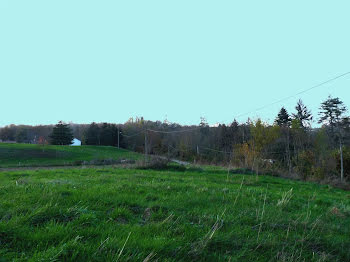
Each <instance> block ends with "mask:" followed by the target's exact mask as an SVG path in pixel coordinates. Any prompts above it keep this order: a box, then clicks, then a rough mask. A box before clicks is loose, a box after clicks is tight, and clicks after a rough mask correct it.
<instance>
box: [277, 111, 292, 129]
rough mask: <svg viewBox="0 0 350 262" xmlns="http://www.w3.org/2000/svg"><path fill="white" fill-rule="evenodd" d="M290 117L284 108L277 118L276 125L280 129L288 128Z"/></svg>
mask: <svg viewBox="0 0 350 262" xmlns="http://www.w3.org/2000/svg"><path fill="white" fill-rule="evenodd" d="M290 121H291V119H290V117H289V114H288V112H287V110H286V109H285V108H284V107H282V108H281V110H280V112H279V113H278V115H277V117H276V120H275V122H276V124H277V125H279V126H280V127H282V126H283V127H286V126H288V127H289V126H290Z"/></svg>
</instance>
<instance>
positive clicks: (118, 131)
mask: <svg viewBox="0 0 350 262" xmlns="http://www.w3.org/2000/svg"><path fill="white" fill-rule="evenodd" d="M119 133H120V132H119V126H118V148H120V147H119Z"/></svg>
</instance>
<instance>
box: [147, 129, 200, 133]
mask: <svg viewBox="0 0 350 262" xmlns="http://www.w3.org/2000/svg"><path fill="white" fill-rule="evenodd" d="M200 128H201V127H195V128H191V129H184V130H175V131H161V130H153V129H146V130H147V131H150V132H154V133H163V134H172V133H185V132H192V131H195V130H198V129H200Z"/></svg>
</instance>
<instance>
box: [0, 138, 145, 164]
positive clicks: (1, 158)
mask: <svg viewBox="0 0 350 262" xmlns="http://www.w3.org/2000/svg"><path fill="white" fill-rule="evenodd" d="M140 157H141V156H140V154H137V153H133V152H130V151H126V150H123V149H117V148H115V147H109V146H98V147H97V146H52V145H47V146H42V145H31V144H2V143H0V167H21V166H59V165H80V164H82V163H83V162H84V161H85V162H87V163H93V161H95V162H96V161H101V160H120V159H128V160H136V159H139V158H140Z"/></svg>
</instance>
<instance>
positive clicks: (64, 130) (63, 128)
mask: <svg viewBox="0 0 350 262" xmlns="http://www.w3.org/2000/svg"><path fill="white" fill-rule="evenodd" d="M50 140H51V141H50V142H51V144H52V145H71V144H72V140H73V133H72V130H71V128H70V127H69V125H67V124H64V123H63V122H62V121H60V122H58V124H57V125H56V126H55V127H54V128H53V130H52V133H51V135H50Z"/></svg>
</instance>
